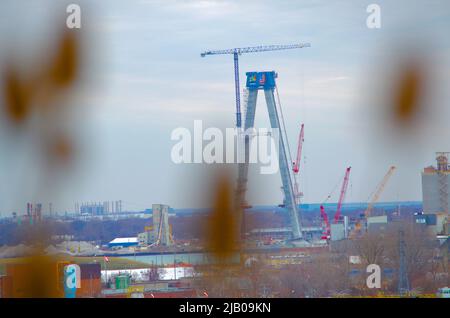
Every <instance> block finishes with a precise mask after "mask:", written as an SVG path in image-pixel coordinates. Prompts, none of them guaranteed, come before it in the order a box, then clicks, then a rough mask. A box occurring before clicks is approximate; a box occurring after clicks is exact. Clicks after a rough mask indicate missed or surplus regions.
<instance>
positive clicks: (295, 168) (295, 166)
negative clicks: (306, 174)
mask: <svg viewBox="0 0 450 318" xmlns="http://www.w3.org/2000/svg"><path fill="white" fill-rule="evenodd" d="M304 128H305V125H304V124H302V126H301V128H300V134H299V136H298V147H297V157H296V159H295V161H294V162H293V163H292V164H293V165H292V172H294V182H295V183H294V191H295V199H296V203H297V204H300V198H301V197H302V196H303V193H302V192H300V189H299V186H298V173H299V171H300V160H301V158H302V148H303V142H304V141H305V139H304V138H305V129H304Z"/></svg>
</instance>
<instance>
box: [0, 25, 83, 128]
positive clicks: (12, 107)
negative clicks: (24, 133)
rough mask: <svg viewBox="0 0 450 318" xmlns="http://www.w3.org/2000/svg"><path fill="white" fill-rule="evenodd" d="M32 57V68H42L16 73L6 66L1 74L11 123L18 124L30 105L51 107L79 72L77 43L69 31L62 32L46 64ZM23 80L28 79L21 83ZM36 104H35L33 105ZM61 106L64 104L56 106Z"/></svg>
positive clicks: (28, 112) (13, 69)
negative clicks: (37, 66)
mask: <svg viewBox="0 0 450 318" xmlns="http://www.w3.org/2000/svg"><path fill="white" fill-rule="evenodd" d="M38 59H39V58H36V61H35V62H34V63H33V64H34V65H43V68H42V69H41V70H39V71H37V72H36V71H35V72H32V71H29V72H28V74H19V72H18V70H17V68H12V67H11V66H10V67H8V68H7V69H6V70H5V71H4V74H3V77H4V79H5V81H4V88H3V89H4V91H5V94H4V96H5V113H6V115H7V119H9V120H11V121H12V122H13V123H14V124H20V123H22V122H23V121H24V120H25V119H27V117H28V116H29V115H30V113H31V110H32V109H31V108H32V106H34V105H36V104H37V105H39V106H41V107H44V108H45V107H47V106H51V105H53V103H54V102H55V99H56V97H57V96H59V95H60V93H62V92H63V89H65V88H68V87H70V86H71V85H72V84H73V83H74V82H75V79H76V77H77V75H78V73H79V66H80V52H79V40H78V38H77V36H76V34H75V33H74V32H73V31H67V30H66V31H64V33H63V34H62V37H61V39H60V41H58V46H57V49H56V50H55V55H54V57H53V58H51V59H50V60H49V61H48V62H47V63H42V62H41V61H40V60H38ZM23 78H27V79H31V80H29V81H27V82H26V81H24V80H23ZM36 102H37V103H36ZM58 105H59V106H64V105H65V103H58Z"/></svg>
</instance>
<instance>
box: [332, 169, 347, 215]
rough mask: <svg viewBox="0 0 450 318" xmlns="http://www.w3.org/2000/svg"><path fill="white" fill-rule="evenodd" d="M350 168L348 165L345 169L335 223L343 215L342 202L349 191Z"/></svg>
mask: <svg viewBox="0 0 450 318" xmlns="http://www.w3.org/2000/svg"><path fill="white" fill-rule="evenodd" d="M350 169H351V167H348V168H347V170H346V171H345V176H344V181H343V182H342V187H341V194H340V195H339V201H338V204H337V209H336V214H335V215H334V223H337V222H338V221H339V218H340V217H341V209H342V203H343V202H344V198H345V194H346V193H347V187H348V180H349V178H350Z"/></svg>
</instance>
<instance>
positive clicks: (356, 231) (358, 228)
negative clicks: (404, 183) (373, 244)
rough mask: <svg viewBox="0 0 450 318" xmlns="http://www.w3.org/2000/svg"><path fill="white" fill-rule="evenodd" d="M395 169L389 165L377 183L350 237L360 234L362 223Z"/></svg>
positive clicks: (368, 215)
mask: <svg viewBox="0 0 450 318" xmlns="http://www.w3.org/2000/svg"><path fill="white" fill-rule="evenodd" d="M395 169H396V167H395V166H391V167H390V168H389V170H388V171H387V173H386V174H385V175H384V177H383V179H382V180H381V182H380V183H379V184H378V185H377V187H376V190H375V192H374V194H373V196H372V199H371V200H370V201H369V204H368V206H367V209H366V210H365V211H364V214H363V218H362V219H359V220H358V221H357V222H356V224H355V228H354V230H353V231H352V232H351V233H350V238H354V237H355V236H356V235H358V234H361V228H362V223H363V222H366V221H367V218H369V217H370V213H371V212H372V210H373V207H374V205H375V203H377V202H378V199H379V198H380V196H381V194H382V193H383V191H384V188H385V187H386V184H387V182H388V181H389V179H390V178H391V176H392V174H393V173H394V171H395Z"/></svg>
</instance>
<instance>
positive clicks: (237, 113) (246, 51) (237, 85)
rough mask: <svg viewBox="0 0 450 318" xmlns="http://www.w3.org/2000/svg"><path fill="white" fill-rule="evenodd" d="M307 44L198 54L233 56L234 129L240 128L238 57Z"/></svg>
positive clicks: (242, 48)
mask: <svg viewBox="0 0 450 318" xmlns="http://www.w3.org/2000/svg"><path fill="white" fill-rule="evenodd" d="M310 46H311V44H309V43H300V44H290V45H260V46H253V47H240V48H234V49H226V50H215V51H206V52H203V53H201V54H200V56H201V57H205V56H207V55H217V54H233V57H234V88H235V91H236V127H237V128H241V97H240V92H239V90H240V87H239V55H241V54H243V53H256V52H266V51H279V50H289V49H300V48H304V47H310Z"/></svg>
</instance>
